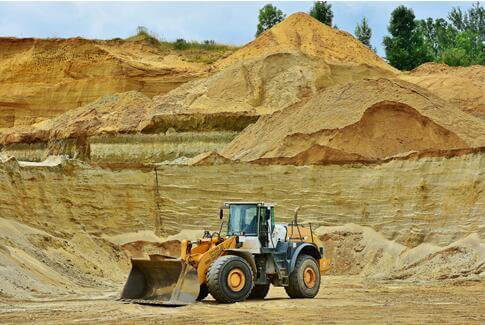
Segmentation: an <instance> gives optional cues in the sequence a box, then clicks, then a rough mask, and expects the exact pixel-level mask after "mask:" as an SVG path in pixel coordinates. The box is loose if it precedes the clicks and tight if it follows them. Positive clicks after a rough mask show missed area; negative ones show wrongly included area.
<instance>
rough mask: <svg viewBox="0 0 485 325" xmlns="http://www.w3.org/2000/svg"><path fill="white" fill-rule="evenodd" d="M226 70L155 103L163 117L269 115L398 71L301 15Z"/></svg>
mask: <svg viewBox="0 0 485 325" xmlns="http://www.w3.org/2000/svg"><path fill="white" fill-rule="evenodd" d="M215 66H216V68H217V69H219V70H221V69H222V71H220V72H219V73H216V74H214V75H212V76H210V77H208V78H206V79H203V80H197V81H194V82H190V83H187V84H185V85H183V86H182V87H179V88H177V89H176V90H175V91H172V92H171V93H170V94H169V95H167V96H163V97H158V98H155V103H154V105H155V107H156V108H157V110H158V111H160V113H162V114H164V113H173V112H176V113H180V112H204V113H215V112H241V113H244V112H245V113H247V114H255V115H264V114H269V113H272V112H274V111H278V110H281V109H283V108H285V107H289V106H291V105H294V104H297V103H298V102H300V101H301V100H303V99H306V98H307V97H308V96H311V95H312V94H313V93H315V92H316V91H317V90H318V89H321V88H326V87H330V86H333V85H337V84H343V83H347V82H350V81H353V80H359V79H363V78H366V77H367V78H372V77H392V76H395V75H396V74H397V73H398V71H397V70H395V69H394V68H392V67H391V66H390V65H388V64H387V63H386V62H384V60H382V59H381V58H380V57H378V56H377V55H376V54H375V53H374V52H373V51H371V50H370V49H369V48H367V47H366V46H364V45H362V43H361V42H359V41H358V40H356V39H355V38H354V37H352V36H351V35H350V34H348V33H345V32H342V31H340V30H336V29H333V28H330V27H328V26H326V25H324V24H322V23H320V22H319V21H317V20H316V19H314V18H312V17H310V16H309V15H308V14H305V13H296V14H293V15H291V16H290V17H288V18H287V19H285V20H284V21H283V22H281V23H279V24H278V25H276V26H274V27H273V28H271V29H270V30H268V31H266V32H265V33H263V34H262V35H260V36H259V37H258V38H257V39H256V40H255V41H253V42H251V43H249V44H247V45H245V46H244V47H242V48H241V49H239V50H237V51H236V52H234V53H233V54H232V55H230V56H229V57H227V58H226V59H222V60H220V61H218V62H216V64H215Z"/></svg>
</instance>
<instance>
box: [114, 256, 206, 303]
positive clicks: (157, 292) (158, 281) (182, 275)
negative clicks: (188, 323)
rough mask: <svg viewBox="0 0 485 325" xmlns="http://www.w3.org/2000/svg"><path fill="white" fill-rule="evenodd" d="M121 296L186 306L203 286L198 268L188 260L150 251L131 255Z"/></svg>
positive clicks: (134, 299)
mask: <svg viewBox="0 0 485 325" xmlns="http://www.w3.org/2000/svg"><path fill="white" fill-rule="evenodd" d="M131 263H132V268H131V272H130V274H129V276H128V280H127V281H126V284H125V286H124V288H123V291H122V293H121V299H123V300H126V301H131V302H135V303H141V304H154V305H172V306H183V305H188V304H191V303H194V302H195V300H196V298H197V296H198V294H199V290H200V285H199V281H198V278H197V271H196V270H195V269H194V268H193V267H192V266H191V265H189V264H187V263H186V262H185V261H183V260H180V259H175V258H167V257H163V256H160V255H150V260H137V259H132V260H131Z"/></svg>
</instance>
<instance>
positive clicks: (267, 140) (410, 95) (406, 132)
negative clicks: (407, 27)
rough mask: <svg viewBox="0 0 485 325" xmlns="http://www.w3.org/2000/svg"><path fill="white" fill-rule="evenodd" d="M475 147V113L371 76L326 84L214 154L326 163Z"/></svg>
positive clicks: (479, 140) (482, 128)
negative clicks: (325, 87) (353, 80)
mask: <svg viewBox="0 0 485 325" xmlns="http://www.w3.org/2000/svg"><path fill="white" fill-rule="evenodd" d="M315 145H318V146H315ZM483 145H485V124H484V123H483V121H482V120H480V119H479V118H476V117H473V116H471V115H470V114H467V113H463V112H461V111H460V110H457V109H456V108H455V107H454V106H452V105H450V104H448V103H447V102H445V101H444V100H442V99H440V98H439V97H437V96H434V95H432V94H431V93H429V92H428V91H426V90H424V89H422V88H420V87H417V86H415V85H412V84H410V83H407V82H404V81H400V80H390V79H378V80H362V81H357V82H354V83H350V84H347V85H343V86H338V87H332V88H329V89H326V90H325V91H321V92H319V93H318V94H316V95H315V96H314V97H312V98H311V99H310V100H309V101H308V102H307V103H306V104H305V105H303V106H302V107H299V108H288V109H285V110H283V111H280V112H276V113H274V114H273V115H272V116H268V117H262V118H260V119H259V120H258V122H256V123H255V124H253V125H251V126H250V127H248V128H247V129H245V130H244V131H243V132H242V133H241V134H240V135H239V136H238V137H237V138H236V139H234V140H233V141H232V142H231V143H230V144H229V145H228V146H227V147H226V149H225V150H224V151H223V152H222V155H224V156H225V157H228V158H230V159H240V160H243V161H253V160H258V159H262V158H271V159H273V161H275V159H276V160H277V159H278V158H283V160H284V159H289V158H291V159H292V160H294V161H296V162H298V164H305V163H306V162H312V161H322V159H324V158H325V155H328V156H329V159H330V161H331V160H332V159H336V160H344V161H346V160H348V159H349V158H353V157H355V158H356V159H357V160H366V159H369V160H376V159H384V158H386V157H389V156H393V155H398V154H402V153H407V152H410V151H424V150H449V149H453V148H467V147H480V146H483ZM312 147H313V148H312ZM313 154H314V155H316V156H315V157H313ZM352 155H357V156H352ZM336 156H337V158H335V157H336Z"/></svg>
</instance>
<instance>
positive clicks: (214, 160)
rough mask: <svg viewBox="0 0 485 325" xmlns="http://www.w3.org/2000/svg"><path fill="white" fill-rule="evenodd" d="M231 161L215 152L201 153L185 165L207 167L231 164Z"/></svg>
mask: <svg viewBox="0 0 485 325" xmlns="http://www.w3.org/2000/svg"><path fill="white" fill-rule="evenodd" d="M232 162H233V161H232V160H230V159H227V158H226V157H224V156H222V155H220V154H219V153H217V152H214V151H211V152H203V153H201V154H199V155H197V156H195V157H193V158H191V159H189V160H188V161H187V162H186V164H187V165H191V166H207V165H221V164H228V163H232Z"/></svg>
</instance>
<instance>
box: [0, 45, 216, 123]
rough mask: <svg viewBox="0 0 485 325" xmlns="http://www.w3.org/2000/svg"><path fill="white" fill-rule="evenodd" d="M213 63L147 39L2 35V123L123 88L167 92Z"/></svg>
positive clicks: (52, 112) (27, 119) (28, 119)
mask: <svg viewBox="0 0 485 325" xmlns="http://www.w3.org/2000/svg"><path fill="white" fill-rule="evenodd" d="M207 67H208V65H207V64H206V63H201V62H187V61H185V60H184V57H183V56H182V55H179V54H178V53H172V52H167V51H162V50H160V49H159V48H156V47H154V46H151V45H149V44H147V43H145V42H124V41H98V40H85V39H81V38H72V39H32V38H27V39H17V38H0V85H1V87H0V98H2V101H1V103H0V128H2V127H12V126H14V125H28V124H32V123H35V122H38V121H40V120H42V119H45V118H50V117H54V116H57V115H59V114H61V113H63V112H65V111H66V110H69V109H71V108H75V107H79V106H82V105H86V104H88V103H89V102H92V101H94V100H96V99H98V98H99V97H101V96H104V95H110V94H114V93H118V92H124V91H129V90H136V91H140V92H142V93H143V94H145V95H147V96H150V97H151V96H154V95H158V94H163V93H166V92H168V91H170V90H172V89H174V88H175V87H177V86H179V85H181V84H182V83H184V82H187V81H189V80H192V79H194V78H197V77H201V76H205V75H207V71H206V69H207Z"/></svg>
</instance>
